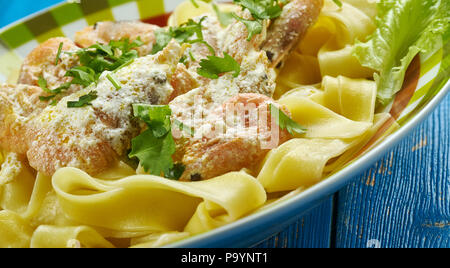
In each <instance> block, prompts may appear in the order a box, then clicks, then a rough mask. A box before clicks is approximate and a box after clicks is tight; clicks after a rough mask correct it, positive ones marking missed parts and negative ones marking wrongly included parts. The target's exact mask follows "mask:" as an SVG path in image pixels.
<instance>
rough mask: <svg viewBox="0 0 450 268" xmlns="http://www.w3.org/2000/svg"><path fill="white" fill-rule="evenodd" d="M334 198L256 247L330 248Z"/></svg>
mask: <svg viewBox="0 0 450 268" xmlns="http://www.w3.org/2000/svg"><path fill="white" fill-rule="evenodd" d="M332 214H333V198H332V197H331V198H329V199H328V200H326V201H324V202H323V203H322V204H321V205H319V206H318V207H317V208H315V209H313V210H312V211H310V212H309V213H308V214H306V215H304V216H303V217H301V218H300V219H299V220H298V221H296V222H295V223H294V224H291V225H290V226H289V227H288V228H286V229H285V230H284V231H283V232H281V233H279V234H277V235H275V236H274V237H272V238H269V239H268V240H266V241H264V242H263V243H261V244H260V245H258V246H256V248H328V247H330V244H331V240H330V238H331V227H332Z"/></svg>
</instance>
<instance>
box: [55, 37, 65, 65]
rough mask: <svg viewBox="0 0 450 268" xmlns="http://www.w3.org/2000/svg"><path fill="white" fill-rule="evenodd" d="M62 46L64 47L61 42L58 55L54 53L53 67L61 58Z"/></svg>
mask: <svg viewBox="0 0 450 268" xmlns="http://www.w3.org/2000/svg"><path fill="white" fill-rule="evenodd" d="M63 46H64V43H63V42H61V43H59V47H58V53H56V60H55V65H58V62H59V59H60V57H61V52H62V49H63Z"/></svg>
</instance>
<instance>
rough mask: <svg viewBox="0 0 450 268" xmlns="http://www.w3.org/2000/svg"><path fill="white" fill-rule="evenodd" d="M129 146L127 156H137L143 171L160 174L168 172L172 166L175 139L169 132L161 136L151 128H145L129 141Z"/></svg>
mask: <svg viewBox="0 0 450 268" xmlns="http://www.w3.org/2000/svg"><path fill="white" fill-rule="evenodd" d="M131 146H132V150H131V153H130V154H129V157H130V158H133V157H137V158H138V159H139V160H140V163H141V165H142V167H143V168H144V170H145V172H149V171H150V174H152V175H156V176H161V174H162V173H164V174H169V171H170V169H171V168H173V160H172V155H173V154H174V153H175V141H174V140H173V137H172V133H171V132H168V133H167V134H166V135H165V136H163V137H156V136H155V135H154V134H153V131H152V129H147V130H146V131H144V132H143V133H142V134H141V135H139V136H137V137H136V138H134V139H133V140H132V141H131Z"/></svg>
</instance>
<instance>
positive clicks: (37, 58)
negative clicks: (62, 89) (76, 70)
mask: <svg viewBox="0 0 450 268" xmlns="http://www.w3.org/2000/svg"><path fill="white" fill-rule="evenodd" d="M61 43H63V47H62V53H61V54H60V56H59V59H60V60H59V61H58V63H57V64H55V63H56V58H57V54H58V49H59V46H60V44H61ZM77 50H79V48H78V47H77V46H76V45H75V43H74V42H72V41H71V40H70V39H67V38H62V37H57V38H52V39H49V40H48V41H46V42H44V43H42V44H40V45H39V46H38V47H37V48H35V49H34V50H33V51H32V52H31V53H30V54H29V55H28V56H27V57H26V58H25V60H24V62H23V64H22V68H21V70H20V74H19V81H18V83H19V84H26V85H33V86H38V81H39V78H40V77H43V78H44V79H45V80H46V81H47V86H48V87H49V88H56V87H58V86H60V85H61V84H63V83H66V82H70V81H71V79H72V78H70V77H66V76H65V75H66V72H67V71H68V70H69V69H71V68H73V67H74V66H76V65H78V64H79V61H78V57H77V56H76V55H70V54H68V53H64V52H75V51H77ZM73 87H74V88H76V89H79V87H77V86H73Z"/></svg>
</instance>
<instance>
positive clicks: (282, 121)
mask: <svg viewBox="0 0 450 268" xmlns="http://www.w3.org/2000/svg"><path fill="white" fill-rule="evenodd" d="M269 107H270V114H271V115H272V117H273V118H274V119H275V121H276V123H277V125H278V126H280V128H281V129H282V130H285V129H286V130H287V131H288V132H289V133H290V134H291V135H294V132H295V133H297V134H305V133H306V128H304V127H302V126H301V125H300V124H298V123H297V122H295V121H294V120H292V119H291V118H290V117H289V116H287V115H286V114H285V113H284V112H283V111H281V110H280V109H278V107H276V106H275V105H273V104H270V105H269Z"/></svg>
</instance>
